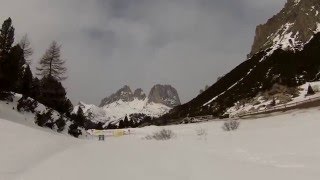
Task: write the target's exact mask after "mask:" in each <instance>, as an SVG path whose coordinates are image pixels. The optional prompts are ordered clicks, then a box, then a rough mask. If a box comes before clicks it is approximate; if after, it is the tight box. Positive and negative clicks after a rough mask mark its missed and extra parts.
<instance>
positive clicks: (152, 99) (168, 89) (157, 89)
mask: <svg viewBox="0 0 320 180" xmlns="http://www.w3.org/2000/svg"><path fill="white" fill-rule="evenodd" d="M148 103H161V104H164V105H166V106H168V107H175V106H178V105H180V104H181V102H180V99H179V95H178V92H177V90H176V89H175V88H173V87H172V86H170V85H160V84H157V85H155V86H153V87H152V89H151V91H150V93H149V96H148Z"/></svg>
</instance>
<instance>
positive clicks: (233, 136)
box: [0, 108, 320, 180]
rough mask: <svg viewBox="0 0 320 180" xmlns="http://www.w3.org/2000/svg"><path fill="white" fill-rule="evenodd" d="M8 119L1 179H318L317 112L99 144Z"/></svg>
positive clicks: (1, 138)
mask: <svg viewBox="0 0 320 180" xmlns="http://www.w3.org/2000/svg"><path fill="white" fill-rule="evenodd" d="M5 116H6V119H4V113H3V111H1V112H0V144H1V148H0V180H13V179H14V180H43V179H46V180H73V179H76V180H88V179H117V180H122V179H123V180H127V179H138V180H150V179H152V180H163V179H166V180H186V179H190V180H194V179H199V180H206V179H208V180H209V179H210V180H211V179H217V180H233V179H238V180H248V179H259V180H270V179H275V180H277V179H279V180H286V179H290V180H301V179H304V180H317V179H319V178H320V171H319V170H320V131H319V127H320V120H319V119H320V109H319V108H314V109H309V110H299V111H292V112H287V113H286V114H276V115H274V116H270V117H264V118H260V119H251V120H242V121H241V125H240V129H238V130H237V131H234V132H224V131H223V130H222V129H221V126H222V124H223V122H222V121H212V122H206V123H201V124H188V125H178V126H168V127H165V128H166V129H171V130H172V131H174V133H175V134H176V137H175V138H174V139H172V140H169V141H155V140H145V139H144V137H145V136H146V135H148V134H152V133H153V132H156V131H158V130H161V129H163V127H154V126H151V127H145V128H141V129H132V130H131V131H132V132H133V133H134V134H133V135H130V136H123V137H119V138H106V141H104V142H99V141H97V140H96V139H94V138H92V137H87V138H86V139H75V138H71V137H70V136H67V135H64V134H58V133H55V132H53V131H51V130H47V129H42V128H38V127H36V126H34V125H33V124H32V122H31V121H30V120H28V119H27V120H25V119H22V118H21V117H19V115H18V114H17V113H16V112H15V111H9V110H7V111H6V115H5ZM11 118H13V119H11ZM199 129H204V130H205V131H206V132H207V136H198V135H197V130H199Z"/></svg>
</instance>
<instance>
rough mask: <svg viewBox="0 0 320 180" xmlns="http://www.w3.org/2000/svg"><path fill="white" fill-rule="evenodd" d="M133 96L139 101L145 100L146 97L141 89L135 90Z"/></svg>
mask: <svg viewBox="0 0 320 180" xmlns="http://www.w3.org/2000/svg"><path fill="white" fill-rule="evenodd" d="M133 96H134V97H135V98H137V99H139V100H145V99H146V97H147V96H146V94H145V93H144V92H143V90H142V89H141V88H139V89H136V90H135V91H134V93H133Z"/></svg>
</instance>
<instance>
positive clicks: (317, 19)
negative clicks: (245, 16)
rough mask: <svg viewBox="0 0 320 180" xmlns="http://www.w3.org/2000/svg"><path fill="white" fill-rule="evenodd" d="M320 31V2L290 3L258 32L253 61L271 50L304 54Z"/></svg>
mask: <svg viewBox="0 0 320 180" xmlns="http://www.w3.org/2000/svg"><path fill="white" fill-rule="evenodd" d="M319 31H320V1H319V0H299V1H297V0H288V1H287V3H286V4H285V7H284V8H283V9H282V10H281V11H280V12H279V13H278V14H276V15H275V16H273V17H272V18H270V19H269V20H268V21H267V22H266V23H265V24H263V25H259V26H257V28H256V35H255V38H254V42H253V45H252V50H251V52H250V55H249V57H251V56H252V55H254V54H255V53H257V52H259V51H263V50H266V49H268V48H271V49H278V48H282V49H284V50H287V49H291V50H301V49H302V47H303V46H304V45H305V44H306V43H307V42H308V41H309V40H310V39H311V38H312V37H313V35H314V34H315V33H317V32H319Z"/></svg>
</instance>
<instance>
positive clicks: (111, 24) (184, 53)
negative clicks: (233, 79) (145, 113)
mask: <svg viewBox="0 0 320 180" xmlns="http://www.w3.org/2000/svg"><path fill="white" fill-rule="evenodd" d="M1 2H2V3H1V6H0V20H1V21H3V20H5V19H6V18H7V17H9V16H10V17H11V18H12V19H13V23H14V26H15V28H16V40H19V39H20V38H21V36H22V35H23V34H25V33H27V34H28V35H29V38H30V40H31V43H32V46H33V48H34V50H35V54H34V56H33V66H35V65H36V64H37V62H38V61H39V58H40V57H41V55H42V54H43V53H44V51H45V50H46V48H47V47H48V45H49V44H50V42H51V41H52V40H57V41H58V42H59V43H60V44H62V45H63V49H62V52H63V54H62V55H63V57H64V58H65V59H66V60H67V67H68V76H69V79H68V80H67V81H65V82H64V85H65V86H66V88H67V89H68V96H69V97H70V98H71V100H72V101H73V102H74V103H77V102H79V101H84V102H86V103H93V104H99V102H100V100H101V99H102V98H104V97H105V96H108V95H110V94H111V93H113V92H115V91H116V90H118V89H119V88H121V87H122V86H123V85H129V86H130V87H131V88H132V89H135V88H138V87H141V88H143V89H144V91H145V92H146V93H148V91H149V90H150V88H151V87H152V86H153V85H154V84H157V83H161V84H171V85H172V86H174V87H175V88H176V89H177V90H178V92H179V95H180V98H181V99H182V101H183V102H187V101H189V100H191V99H192V98H194V97H195V96H196V95H197V94H198V92H199V90H200V89H201V88H204V86H205V85H206V84H208V85H212V84H213V83H214V82H215V81H216V79H217V77H218V76H221V75H223V74H225V73H227V72H228V71H230V70H231V69H232V68H234V67H235V66H237V65H238V64H239V63H241V62H242V61H244V60H245V58H246V55H247V53H249V51H250V48H251V45H252V42H253V38H254V32H255V27H256V25H258V24H261V23H264V22H266V21H267V19H268V18H270V17H271V16H272V15H274V14H275V13H276V12H278V11H279V10H280V9H281V8H282V7H283V5H284V3H285V0H27V1H26V0H1Z"/></svg>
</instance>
